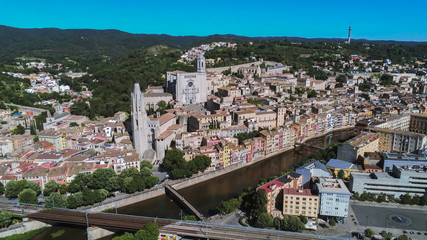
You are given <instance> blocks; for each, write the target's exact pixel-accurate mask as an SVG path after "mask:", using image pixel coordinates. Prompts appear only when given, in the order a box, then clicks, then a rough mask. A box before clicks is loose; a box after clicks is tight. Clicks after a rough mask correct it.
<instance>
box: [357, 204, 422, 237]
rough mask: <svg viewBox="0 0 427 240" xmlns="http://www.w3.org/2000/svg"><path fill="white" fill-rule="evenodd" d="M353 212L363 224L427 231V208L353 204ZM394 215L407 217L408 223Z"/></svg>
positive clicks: (360, 223)
mask: <svg viewBox="0 0 427 240" xmlns="http://www.w3.org/2000/svg"><path fill="white" fill-rule="evenodd" d="M352 209H353V212H354V214H355V216H356V218H357V220H358V222H359V225H361V226H366V225H368V226H371V227H380V228H381V227H382V228H384V227H387V228H395V229H403V230H405V229H406V230H415V231H422V232H424V231H426V230H427V229H426V228H427V210H426V209H421V208H420V209H411V208H395V207H390V206H387V205H384V206H378V205H377V206H366V205H352ZM394 216H399V217H403V218H405V219H407V224H403V223H398V222H396V221H394V220H393V217H394Z"/></svg>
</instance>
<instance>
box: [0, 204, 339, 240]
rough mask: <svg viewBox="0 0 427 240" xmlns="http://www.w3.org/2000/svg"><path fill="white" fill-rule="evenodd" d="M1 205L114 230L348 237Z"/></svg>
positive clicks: (207, 235) (248, 236) (227, 236)
mask: <svg viewBox="0 0 427 240" xmlns="http://www.w3.org/2000/svg"><path fill="white" fill-rule="evenodd" d="M0 207H1V208H2V209H8V210H9V211H12V212H15V213H19V214H21V215H24V216H27V217H29V218H31V219H35V220H38V221H42V222H46V223H50V224H55V223H63V224H67V225H74V226H86V227H87V228H88V229H89V228H90V227H99V228H103V229H108V230H111V231H128V232H136V231H138V230H140V229H141V228H143V227H144V226H145V225H146V224H147V223H149V222H154V223H156V224H157V225H158V226H159V230H160V232H161V233H169V234H175V235H179V236H182V237H193V238H201V239H236V240H240V239H254V240H261V239H263V240H265V239H297V240H298V239H307V240H308V239H325V240H326V239H336V240H339V239H346V238H340V237H333V236H322V235H315V234H305V233H297V232H287V231H277V230H270V229H260V228H252V227H242V226H236V225H224V224H216V223H209V222H195V221H180V220H175V219H164V218H152V217H143V216H133V215H124V214H114V213H103V212H90V211H83V210H75V209H61V208H45V207H43V206H41V205H31V204H17V203H14V202H6V201H0Z"/></svg>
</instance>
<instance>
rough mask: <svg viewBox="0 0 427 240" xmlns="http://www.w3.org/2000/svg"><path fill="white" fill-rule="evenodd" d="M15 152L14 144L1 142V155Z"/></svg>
mask: <svg viewBox="0 0 427 240" xmlns="http://www.w3.org/2000/svg"><path fill="white" fill-rule="evenodd" d="M11 152H13V144H12V142H10V141H4V142H0V154H1V155H3V156H4V155H6V154H9V153H11Z"/></svg>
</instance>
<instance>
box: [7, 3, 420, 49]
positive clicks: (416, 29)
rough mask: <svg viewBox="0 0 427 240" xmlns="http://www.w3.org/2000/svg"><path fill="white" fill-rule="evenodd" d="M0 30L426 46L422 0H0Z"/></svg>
mask: <svg viewBox="0 0 427 240" xmlns="http://www.w3.org/2000/svg"><path fill="white" fill-rule="evenodd" d="M0 6H1V7H0V25H7V26H12V27H20V28H44V27H56V28H63V29H70V28H72V29H75V28H93V29H119V30H122V31H126V32H131V33H158V34H163V33H164V34H170V35H180V36H181V35H199V36H205V35H210V34H236V35H243V36H298V37H308V38H315V37H338V38H345V37H346V36H347V29H348V27H349V25H351V27H352V29H353V30H352V37H353V38H366V39H373V40H378V39H387V40H388V39H392V40H412V41H427V18H426V17H425V11H426V10H427V1H426V0H406V1H397V0H388V1H378V0H371V1H365V0H359V1H346V0H277V1H261V0H257V1H254V0H234V1H233V0H228V1H225V0H214V1H194V0H188V1H185V2H184V1H182V0H175V1H172V0H171V1H161V0H152V1H142V0H139V1H137V0H103V1H101V0H66V1H61V0H55V1H51V0H41V1H36V0H0Z"/></svg>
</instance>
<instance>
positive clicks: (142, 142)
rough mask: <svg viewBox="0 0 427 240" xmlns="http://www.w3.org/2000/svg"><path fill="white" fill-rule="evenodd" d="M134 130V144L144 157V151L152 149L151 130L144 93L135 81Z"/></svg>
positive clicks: (133, 100) (133, 103)
mask: <svg viewBox="0 0 427 240" xmlns="http://www.w3.org/2000/svg"><path fill="white" fill-rule="evenodd" d="M132 132H133V134H132V135H133V146H134V148H135V149H136V151H137V152H138V153H139V156H140V158H142V156H143V155H144V152H145V151H146V150H148V149H151V141H150V140H151V132H150V130H149V129H148V124H147V112H146V111H145V103H144V94H143V93H142V92H141V88H140V86H139V83H135V85H134V90H133V92H132Z"/></svg>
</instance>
